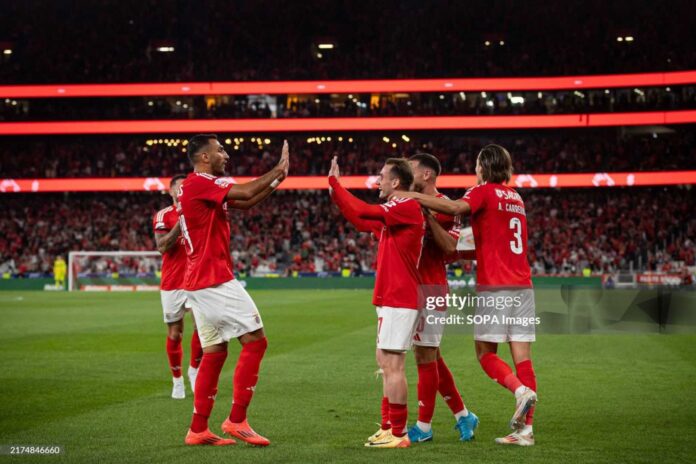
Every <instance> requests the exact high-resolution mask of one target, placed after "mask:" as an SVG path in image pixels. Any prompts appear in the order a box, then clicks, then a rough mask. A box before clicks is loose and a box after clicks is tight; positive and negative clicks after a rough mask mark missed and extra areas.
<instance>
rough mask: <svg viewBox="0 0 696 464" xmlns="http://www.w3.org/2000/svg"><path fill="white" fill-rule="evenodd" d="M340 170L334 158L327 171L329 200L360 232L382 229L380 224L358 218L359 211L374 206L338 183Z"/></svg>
mask: <svg viewBox="0 0 696 464" xmlns="http://www.w3.org/2000/svg"><path fill="white" fill-rule="evenodd" d="M339 179H340V170H339V167H338V160H337V157H336V156H334V157H333V159H332V160H331V169H329V193H330V195H331V199H332V200H333V201H334V203H336V206H338V209H340V210H341V214H343V216H344V217H345V218H346V219H347V220H348V221H349V222H350V223H351V224H353V225H354V226H355V228H356V229H358V230H359V231H361V232H376V231H378V230H380V229H381V228H382V222H380V221H373V220H368V219H363V218H361V217H360V213H361V211H363V210H365V209H366V208H367V207H370V206H375V205H370V204H368V203H365V202H364V201H362V200H360V199H359V198H356V197H355V196H354V195H353V194H351V193H350V192H349V191H348V190H346V189H345V188H344V187H343V186H342V185H341V183H340V180H339Z"/></svg>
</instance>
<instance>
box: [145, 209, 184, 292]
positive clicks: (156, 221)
mask: <svg viewBox="0 0 696 464" xmlns="http://www.w3.org/2000/svg"><path fill="white" fill-rule="evenodd" d="M178 220H179V214H178V213H177V212H176V209H175V208H174V207H173V206H169V207H167V208H164V209H162V210H160V211H158V212H157V214H155V215H154V216H153V218H152V228H153V229H154V230H155V234H166V233H167V232H169V231H170V230H172V229H173V228H174V226H175V225H176V223H177V221H178ZM185 273H186V248H185V247H184V237H182V236H181V235H179V238H178V239H177V241H176V243H175V244H174V245H173V246H172V247H171V248H170V249H169V250H167V251H166V252H165V253H164V254H163V255H162V281H161V282H160V289H162V290H179V289H182V288H184V274H185Z"/></svg>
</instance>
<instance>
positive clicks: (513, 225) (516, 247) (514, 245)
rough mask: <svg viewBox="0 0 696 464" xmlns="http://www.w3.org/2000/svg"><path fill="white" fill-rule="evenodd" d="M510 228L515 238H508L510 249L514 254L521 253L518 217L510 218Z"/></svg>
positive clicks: (520, 226)
mask: <svg viewBox="0 0 696 464" xmlns="http://www.w3.org/2000/svg"><path fill="white" fill-rule="evenodd" d="M510 229H512V231H513V232H512V236H513V237H514V238H515V240H510V250H512V252H513V253H515V254H516V255H521V254H522V252H523V251H524V249H523V248H522V221H520V220H519V218H512V219H510Z"/></svg>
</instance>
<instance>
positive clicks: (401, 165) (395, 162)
mask: <svg viewBox="0 0 696 464" xmlns="http://www.w3.org/2000/svg"><path fill="white" fill-rule="evenodd" d="M384 165H385V166H391V170H390V172H391V174H392V175H393V176H395V177H396V178H397V179H399V184H400V186H401V188H403V189H404V190H410V189H411V184H413V170H412V169H411V165H410V164H408V161H406V160H405V159H404V158H387V160H386V161H385V162H384Z"/></svg>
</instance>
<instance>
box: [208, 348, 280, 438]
mask: <svg viewBox="0 0 696 464" xmlns="http://www.w3.org/2000/svg"><path fill="white" fill-rule="evenodd" d="M267 346H268V341H267V340H266V337H264V338H262V339H260V340H256V341H253V342H249V343H245V344H244V345H242V351H241V352H240V353H239V360H238V361H237V367H236V368H235V369H234V380H233V387H234V393H233V395H232V411H231V412H230V421H231V422H233V423H235V424H237V423H240V422H243V421H244V419H246V411H247V408H248V407H249V403H250V402H251V397H252V396H254V388H255V387H256V382H258V379H259V367H260V366H261V360H262V359H263V355H264V353H265V352H266V347H267ZM198 375H200V373H199V374H198Z"/></svg>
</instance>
